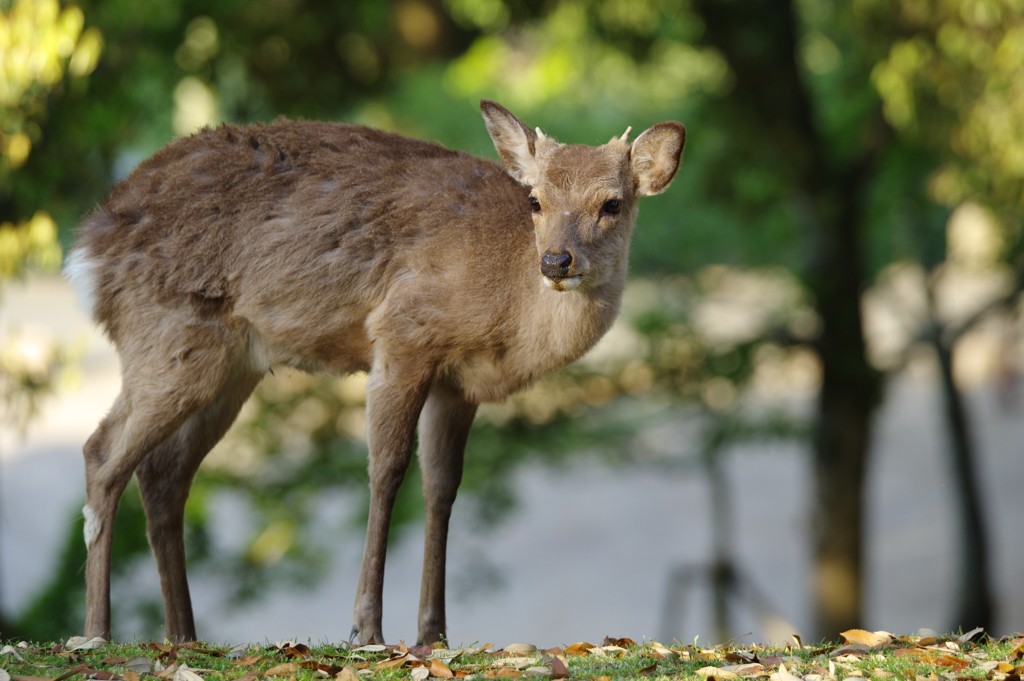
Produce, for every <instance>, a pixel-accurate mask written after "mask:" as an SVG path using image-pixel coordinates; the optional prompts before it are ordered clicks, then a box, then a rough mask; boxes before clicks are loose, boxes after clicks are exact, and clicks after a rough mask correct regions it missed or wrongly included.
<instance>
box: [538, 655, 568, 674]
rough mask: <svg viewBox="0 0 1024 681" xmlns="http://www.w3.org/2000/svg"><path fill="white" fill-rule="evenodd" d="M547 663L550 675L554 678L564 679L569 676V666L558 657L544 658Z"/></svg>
mask: <svg viewBox="0 0 1024 681" xmlns="http://www.w3.org/2000/svg"><path fill="white" fill-rule="evenodd" d="M544 659H545V660H547V662H548V664H550V665H551V677H552V678H554V679H564V678H565V677H567V676H569V668H568V667H567V666H566V665H565V663H564V662H562V660H561V659H560V658H558V657H550V658H544Z"/></svg>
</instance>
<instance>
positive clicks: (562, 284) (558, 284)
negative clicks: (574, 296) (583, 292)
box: [543, 274, 583, 291]
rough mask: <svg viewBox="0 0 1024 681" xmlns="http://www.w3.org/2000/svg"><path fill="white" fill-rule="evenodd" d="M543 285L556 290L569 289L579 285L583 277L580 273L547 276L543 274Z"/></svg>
mask: <svg viewBox="0 0 1024 681" xmlns="http://www.w3.org/2000/svg"><path fill="white" fill-rule="evenodd" d="M543 278H544V285H545V286H547V287H548V288H551V289H554V290H556V291H571V290H573V289H574V288H576V287H577V286H579V285H580V282H581V281H583V277H582V276H580V275H578V274H577V275H576V276H572V277H549V276H546V275H545V276H544V277H543Z"/></svg>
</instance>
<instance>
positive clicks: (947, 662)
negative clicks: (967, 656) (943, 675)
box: [932, 655, 971, 672]
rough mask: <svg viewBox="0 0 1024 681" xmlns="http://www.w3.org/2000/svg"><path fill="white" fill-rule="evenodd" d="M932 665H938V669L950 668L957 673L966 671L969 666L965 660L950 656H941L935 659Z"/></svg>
mask: <svg viewBox="0 0 1024 681" xmlns="http://www.w3.org/2000/svg"><path fill="white" fill-rule="evenodd" d="M932 664H934V665H938V666H939V667H950V668H951V669H952V670H953V671H955V672H958V671H961V670H964V669H966V668H967V667H969V666H970V665H971V663H970V662H968V661H967V660H963V659H960V658H959V657H953V656H952V655H943V656H941V657H938V658H935V660H933V661H932Z"/></svg>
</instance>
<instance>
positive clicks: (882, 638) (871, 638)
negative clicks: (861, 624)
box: [840, 629, 892, 648]
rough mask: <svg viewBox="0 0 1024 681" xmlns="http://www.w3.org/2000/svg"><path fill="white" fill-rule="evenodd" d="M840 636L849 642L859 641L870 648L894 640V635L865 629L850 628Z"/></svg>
mask: <svg viewBox="0 0 1024 681" xmlns="http://www.w3.org/2000/svg"><path fill="white" fill-rule="evenodd" d="M840 636H842V637H843V638H845V639H846V641H847V643H859V644H861V645H865V646H868V647H869V648H875V647H877V646H880V645H883V644H886V643H888V642H889V641H891V640H892V636H890V635H889V634H887V633H885V632H882V631H877V632H870V631H865V630H864V629H850V630H849V631H844V632H843V633H842V634H840Z"/></svg>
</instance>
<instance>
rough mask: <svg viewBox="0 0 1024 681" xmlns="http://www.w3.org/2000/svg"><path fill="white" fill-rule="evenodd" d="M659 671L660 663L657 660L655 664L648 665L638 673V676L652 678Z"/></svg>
mask: <svg viewBox="0 0 1024 681" xmlns="http://www.w3.org/2000/svg"><path fill="white" fill-rule="evenodd" d="M657 669H658V661H657V660H655V661H654V664H650V665H647V666H646V667H644V668H643V669H641V670H640V671H638V672H637V674H640V675H641V676H650V675H651V674H653V673H654V672H655V670H657Z"/></svg>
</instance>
